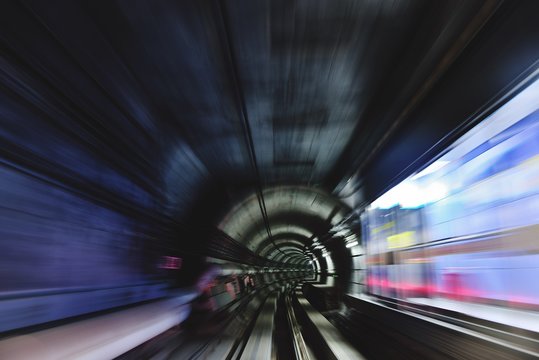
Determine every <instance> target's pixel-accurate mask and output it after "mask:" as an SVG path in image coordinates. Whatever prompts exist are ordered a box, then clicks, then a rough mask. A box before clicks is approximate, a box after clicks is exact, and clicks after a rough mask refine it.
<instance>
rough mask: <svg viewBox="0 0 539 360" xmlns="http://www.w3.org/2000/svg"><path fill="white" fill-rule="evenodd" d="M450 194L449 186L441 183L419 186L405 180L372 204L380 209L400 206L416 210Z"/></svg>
mask: <svg viewBox="0 0 539 360" xmlns="http://www.w3.org/2000/svg"><path fill="white" fill-rule="evenodd" d="M447 194H448V189H447V186H445V185H444V184H443V183H441V182H433V183H431V184H426V185H425V186H421V187H420V186H418V185H417V184H416V183H414V182H413V181H412V180H410V179H408V180H404V181H403V182H401V183H400V184H398V185H397V186H395V187H394V188H393V189H391V190H389V191H388V192H386V193H385V194H384V195H382V196H381V197H379V198H378V199H377V200H376V201H375V202H373V203H372V206H373V207H377V208H379V209H390V208H392V207H393V206H396V205H400V206H401V207H402V208H408V209H415V208H418V207H421V206H423V205H426V204H429V203H433V202H436V201H438V200H440V199H442V198H444V197H446V196H447Z"/></svg>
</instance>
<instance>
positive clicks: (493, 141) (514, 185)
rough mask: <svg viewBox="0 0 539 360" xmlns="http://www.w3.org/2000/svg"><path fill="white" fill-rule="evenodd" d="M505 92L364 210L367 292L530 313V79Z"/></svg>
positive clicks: (535, 190)
mask: <svg viewBox="0 0 539 360" xmlns="http://www.w3.org/2000/svg"><path fill="white" fill-rule="evenodd" d="M512 93H513V94H515V95H512V96H510V97H507V98H509V100H505V102H504V103H503V104H501V105H500V106H499V107H498V108H497V109H496V110H494V111H492V112H491V114H490V115H488V116H486V117H484V119H483V120H482V121H480V122H478V123H477V125H475V126H474V127H472V128H471V129H470V130H469V131H467V132H466V133H465V134H463V135H462V136H461V137H460V138H458V139H457V140H456V141H455V142H453V144H452V145H450V146H449V147H448V148H447V149H446V150H445V151H443V152H442V153H441V154H440V155H439V156H437V157H436V158H435V159H433V160H432V161H431V162H430V163H428V165H427V166H426V167H424V168H423V169H421V170H420V171H418V172H416V173H415V174H412V175H411V176H409V177H408V178H406V179H405V180H403V181H402V182H400V183H398V184H397V185H396V186H394V187H392V188H391V189H389V190H388V191H387V192H385V193H384V194H382V195H381V196H380V197H379V198H377V199H376V200H375V201H373V202H372V203H371V204H370V205H369V206H367V207H366V209H365V211H364V212H363V214H362V216H361V222H362V231H363V245H364V248H365V252H366V263H367V265H366V267H367V269H366V281H365V283H366V288H367V292H368V293H369V294H370V295H373V296H378V297H384V298H390V299H397V300H404V301H408V302H416V303H422V304H427V305H429V306H441V307H443V306H447V304H455V303H461V304H464V303H474V304H478V303H479V304H483V305H488V306H495V307H497V308H498V309H500V308H511V309H515V308H516V309H525V310H527V311H528V310H531V311H538V310H539V281H537V279H539V101H538V99H539V80H537V79H533V80H528V81H527V82H526V83H525V84H523V85H520V87H519V88H518V90H514V91H512ZM433 300H444V301H433ZM444 304H445V305H444ZM478 316H479V315H478Z"/></svg>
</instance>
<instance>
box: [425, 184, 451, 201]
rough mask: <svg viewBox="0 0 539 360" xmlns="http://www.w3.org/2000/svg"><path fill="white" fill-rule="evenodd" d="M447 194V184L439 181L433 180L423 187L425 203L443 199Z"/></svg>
mask: <svg viewBox="0 0 539 360" xmlns="http://www.w3.org/2000/svg"><path fill="white" fill-rule="evenodd" d="M447 194H448V191H447V186H445V185H444V184H443V183H441V182H433V183H432V184H430V185H428V186H427V188H426V189H425V194H424V196H425V203H433V202H436V201H438V200H440V199H443V198H444V197H446V196H447Z"/></svg>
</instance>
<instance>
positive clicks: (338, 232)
mask: <svg viewBox="0 0 539 360" xmlns="http://www.w3.org/2000/svg"><path fill="white" fill-rule="evenodd" d="M346 234H348V230H339V231H337V232H336V233H335V236H346Z"/></svg>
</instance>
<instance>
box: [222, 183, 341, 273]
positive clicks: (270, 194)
mask: <svg viewBox="0 0 539 360" xmlns="http://www.w3.org/2000/svg"><path fill="white" fill-rule="evenodd" d="M263 197H264V202H265V206H266V212H267V218H268V223H269V226H270V231H271V238H270V236H269V234H268V232H267V230H266V227H265V224H264V219H263V216H262V213H261V211H260V206H259V203H258V198H257V196H256V194H254V193H253V194H251V195H249V196H247V197H246V198H244V199H243V200H242V201H241V202H240V203H239V204H238V205H237V206H235V207H234V208H233V209H232V210H231V211H230V212H228V213H227V214H226V216H225V217H224V218H223V220H222V221H221V223H220V224H219V229H220V230H221V231H223V232H224V233H225V234H227V235H228V236H230V237H231V238H233V239H235V240H236V241H238V242H239V243H241V244H243V245H244V246H246V247H247V248H248V249H249V250H251V251H253V252H254V253H255V254H256V255H258V256H261V257H263V258H266V259H268V260H270V261H272V262H273V263H281V264H283V265H287V266H292V267H301V268H305V267H308V268H311V269H314V270H313V271H322V272H324V273H327V271H328V270H333V269H328V266H329V267H333V265H331V264H335V263H336V261H335V259H333V260H332V261H329V262H328V261H327V260H326V257H325V256H323V255H324V254H325V255H326V256H330V257H333V256H334V254H333V253H334V250H335V249H336V248H335V246H333V245H331V244H329V243H330V242H331V243H334V242H336V241H341V240H342V239H338V238H334V237H332V234H331V230H332V228H334V227H335V226H337V224H339V223H341V222H342V221H344V220H345V219H346V217H347V216H348V215H349V214H350V212H351V209H350V208H349V207H348V205H346V204H344V203H343V202H342V201H341V200H340V199H338V198H337V197H336V196H334V195H332V194H329V193H327V192H325V191H323V190H321V189H318V188H309V187H305V186H278V187H271V188H267V189H265V190H264V191H263ZM317 241H320V242H318V244H320V243H322V242H327V243H328V244H327V246H324V245H325V244H322V246H324V247H323V249H324V251H322V250H321V249H320V248H314V245H315V242H317ZM341 242H342V241H341ZM329 248H331V249H332V250H329ZM337 248H338V249H337V252H338V251H343V250H342V249H344V244H343V246H341V247H337ZM341 248H342V249H341ZM315 262H316V263H317V264H318V266H315V265H314V263H315ZM318 267H319V268H318ZM335 270H336V271H337V272H339V271H340V272H341V273H343V272H344V273H346V271H347V269H346V268H342V267H341V268H340V269H335ZM343 275H344V277H346V275H347V274H343Z"/></svg>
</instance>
